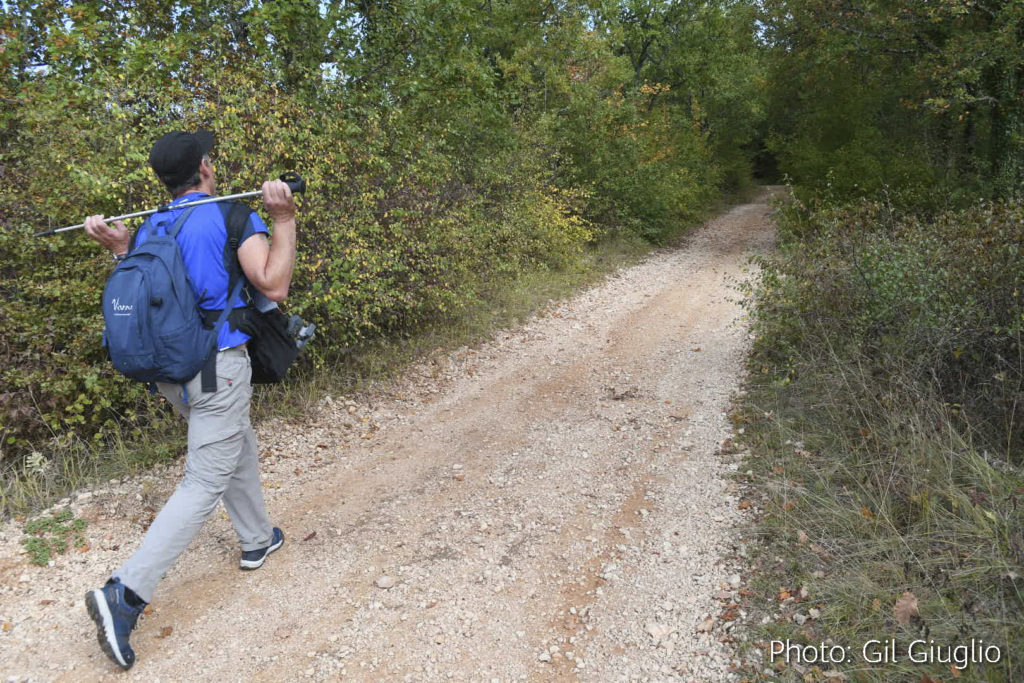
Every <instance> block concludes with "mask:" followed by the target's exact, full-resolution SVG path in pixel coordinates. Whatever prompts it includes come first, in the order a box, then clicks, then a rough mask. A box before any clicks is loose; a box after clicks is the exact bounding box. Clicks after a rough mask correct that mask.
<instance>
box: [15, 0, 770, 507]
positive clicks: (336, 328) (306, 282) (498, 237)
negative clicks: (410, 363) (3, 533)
mask: <svg viewBox="0 0 1024 683" xmlns="http://www.w3.org/2000/svg"><path fill="white" fill-rule="evenodd" d="M754 19H755V12H754V8H753V5H752V4H750V3H746V2H731V1H726V0H722V1H720V2H718V1H716V2H710V3H699V4H694V5H692V6H690V5H676V4H662V3H647V2H633V1H624V2H618V3H611V4H608V3H603V4H602V3H586V2H582V3H554V4H547V5H542V4H538V3H535V2H527V1H518V0H515V1H511V2H495V3H482V4H481V3H479V2H461V1H457V2H448V1H445V2H437V1H435V0H402V1H401V2H357V3H326V4H316V3H308V2H272V3H271V2H252V3H242V4H240V3H237V2H233V1H218V2H212V3H205V4H204V5H203V7H202V10H201V11H198V10H197V9H196V8H195V7H193V6H192V5H190V4H188V3H177V2H167V3H155V4H154V3H153V2H143V1H137V2H125V3H118V4H116V5H110V4H109V3H101V2H90V1H86V2H74V3H71V2H60V1H47V2H32V3H28V2H8V3H4V4H3V6H2V7H0V33H2V35H3V45H4V47H3V49H2V50H0V99H2V100H3V102H4V103H5V106H4V107H3V108H0V175H2V178H3V183H0V298H2V300H3V301H4V304H3V306H2V308H0V470H2V472H3V479H2V485H0V514H7V513H10V512H12V511H27V510H31V509H34V508H37V507H39V506H40V505H41V504H44V503H46V502H47V501H48V500H52V499H53V497H54V496H58V497H59V495H60V494H61V492H62V491H64V490H66V489H67V488H68V487H73V486H76V485H80V484H82V483H84V482H87V481H90V480H93V479H96V478H108V477H114V476H119V475H120V474H121V473H123V472H125V471H131V470H132V469H135V468H139V467H146V466H148V465H149V464H151V463H153V462H157V461H160V460H163V459H166V458H168V457H172V456H173V455H175V454H177V453H178V452H180V436H181V433H182V427H181V425H180V424H178V423H177V421H176V420H174V419H173V417H172V416H171V415H170V413H169V411H166V410H163V409H161V408H160V407H159V406H158V405H157V404H156V402H155V401H154V400H153V399H152V398H151V397H149V396H148V394H147V392H146V389H145V388H144V387H142V386H140V385H137V384H133V383H131V382H129V381H127V380H125V379H124V378H122V377H120V376H118V375H116V374H115V373H114V371H113V369H112V368H111V367H110V364H109V363H108V362H107V360H106V358H105V354H104V352H103V349H102V348H101V345H100V339H101V331H102V318H101V316H100V313H99V306H98V301H99V297H100V292H101V290H102V286H103V283H104V281H105V278H106V276H107V274H108V273H109V271H110V268H111V265H110V259H109V256H108V255H107V254H105V253H101V250H100V249H99V248H98V247H97V246H96V245H95V244H93V243H91V241H89V240H88V239H86V238H85V237H84V236H83V235H81V234H80V233H70V234H63V235H59V236H56V237H51V238H44V239H39V238H37V239H33V238H32V237H31V234H32V233H33V232H36V231H38V230H41V229H44V228H52V227H60V226H62V225H68V224H71V223H77V222H80V221H81V220H82V219H83V218H84V217H85V216H86V215H89V214H93V213H103V214H105V215H115V214H119V213H123V212H125V211H128V210H138V209H142V208H153V207H155V206H157V205H159V204H160V203H162V202H163V201H165V197H164V196H163V195H162V194H161V190H160V188H159V187H158V184H157V181H156V179H155V177H154V176H153V174H152V172H151V171H150V169H149V168H148V166H147V162H146V159H147V154H148V150H149V147H150V145H151V144H152V141H153V140H154V139H156V138H157V137H158V136H159V135H161V134H162V133H164V132H166V131H168V130H174V129H186V130H191V129H195V128H199V127H205V128H208V129H210V130H212V131H213V132H214V133H215V135H216V139H217V144H216V147H215V149H214V155H213V156H214V158H213V162H214V165H215V167H216V170H217V177H218V180H219V187H218V190H219V192H221V193H223V194H227V193H232V192H241V191H246V190H251V189H253V188H257V187H259V185H260V183H261V182H262V181H263V180H265V179H267V178H271V177H275V176H277V175H278V174H280V173H281V172H283V171H285V170H297V171H299V172H300V173H301V174H302V175H303V176H304V177H305V178H306V179H307V180H308V183H309V192H308V194H307V195H306V196H305V197H303V199H302V201H301V207H300V224H299V245H300V246H299V254H300V255H299V262H298V264H297V267H296V277H295V282H294V284H293V287H292V289H291V294H290V297H289V301H288V302H287V303H288V308H289V310H290V311H291V312H293V313H298V314H301V315H302V316H303V317H304V318H305V319H307V320H310V321H313V322H315V323H316V324H317V326H318V329H317V339H316V341H315V343H314V345H313V348H312V349H311V352H310V353H309V354H308V355H307V357H306V358H305V359H304V362H303V365H302V366H301V367H299V368H298V369H297V370H298V372H297V375H301V376H303V377H305V378H306V379H305V380H304V382H303V383H293V384H292V386H291V388H274V389H271V390H268V391H265V392H262V396H261V398H260V399H259V400H258V401H257V408H258V410H259V411H261V412H263V413H264V414H266V413H270V412H273V411H276V410H289V409H290V408H289V407H288V406H289V405H292V404H294V403H295V401H296V399H297V398H301V397H303V396H309V397H312V396H313V395H314V394H315V393H316V392H317V391H319V390H320V388H321V387H329V386H336V385H338V384H340V385H341V386H354V385H358V383H359V382H360V381H362V379H363V378H365V377H366V376H370V375H373V374H375V373H378V372H380V371H382V370H387V369H388V368H391V367H393V366H394V364H395V363H396V362H399V361H401V360H403V359H405V358H408V357H410V356H411V355H413V354H415V353H416V352H418V351H419V350H420V349H421V348H424V347H425V348H433V345H434V343H435V342H434V340H435V339H440V340H441V341H438V342H437V345H444V340H446V339H447V340H450V341H451V343H458V341H457V340H460V339H465V338H467V337H471V336H472V334H475V333H476V332H475V330H478V329H483V328H484V327H486V325H488V324H491V323H495V324H503V323H504V322H505V321H506V320H508V319H514V318H515V317H517V316H522V315H525V314H526V312H528V311H529V310H532V309H533V308H535V307H536V306H539V305H540V301H542V300H543V298H544V297H545V296H549V295H555V296H557V295H561V294H563V293H565V292H567V291H569V290H570V289H571V287H573V286H574V285H577V284H579V283H582V282H584V281H585V280H586V278H587V277H590V276H592V275H594V274H596V273H600V272H604V271H605V270H606V269H607V268H609V267H610V266H611V265H613V262H615V260H616V259H617V258H618V255H619V254H621V253H627V254H635V253H638V252H639V251H642V250H644V249H650V248H651V247H652V246H654V245H659V244H664V243H666V242H668V241H670V240H671V239H672V238H673V237H674V236H675V235H676V234H677V233H678V232H679V231H680V230H683V229H684V228H685V227H686V226H688V225H693V224H694V223H695V222H696V221H697V220H698V219H699V218H700V217H701V216H703V215H704V214H705V212H706V211H707V210H708V208H709V207H711V206H713V205H715V203H716V202H718V201H719V199H720V198H721V197H722V196H724V195H730V194H735V193H736V192H740V191H742V190H744V189H745V188H746V187H748V186H749V170H748V169H749V167H750V160H751V156H752V150H753V149H754V148H753V146H752V145H751V142H752V140H753V139H754V137H755V135H756V134H757V124H758V120H759V117H760V116H761V114H762V112H763V106H762V104H761V99H760V97H759V94H758V90H757V79H758V77H759V74H760V66H759V61H758V59H757V52H758V47H757V44H756V40H755V37H754V36H755V31H754ZM489 311H497V313H495V314H490V313H488V312H489ZM503 311H506V312H505V313H503ZM471 330H472V331H473V332H471Z"/></svg>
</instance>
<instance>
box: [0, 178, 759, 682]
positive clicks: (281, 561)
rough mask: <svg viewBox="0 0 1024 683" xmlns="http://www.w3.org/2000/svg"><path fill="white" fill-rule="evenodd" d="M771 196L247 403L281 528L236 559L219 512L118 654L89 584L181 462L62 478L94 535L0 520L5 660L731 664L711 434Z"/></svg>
mask: <svg viewBox="0 0 1024 683" xmlns="http://www.w3.org/2000/svg"><path fill="white" fill-rule="evenodd" d="M767 197H768V195H767V194H763V195H762V196H760V197H759V198H758V199H757V200H756V201H754V202H752V203H749V204H745V205H742V206H738V207H736V208H733V209H732V210H730V211H728V212H727V213H725V214H723V215H721V216H720V217H718V218H716V219H714V220H712V221H710V222H708V223H707V224H706V225H705V226H704V227H702V228H701V229H700V230H698V231H696V232H695V233H694V234H693V235H692V236H690V237H689V238H687V239H686V240H685V241H684V243H682V244H681V245H680V246H678V247H675V248H673V249H667V250H662V251H659V252H657V253H656V254H654V255H652V256H651V257H649V258H647V259H646V260H645V261H644V262H643V263H641V264H640V265H637V266H635V267H632V268H629V269H625V270H622V271H619V272H618V273H616V274H615V275H613V276H611V277H609V278H608V279H607V280H605V282H604V283H603V284H601V285H599V286H597V287H596V288H593V289H591V290H588V291H585V292H583V293H581V294H579V295H577V296H575V297H574V298H573V299H571V300H569V301H567V302H564V303H561V304H559V305H557V306H553V307H551V308H549V309H548V310H547V311H545V312H544V313H543V314H542V315H540V316H538V317H537V318H535V319H533V320H532V321H531V322H529V323H528V324H527V325H525V326H524V327H522V328H520V329H516V330H510V331H506V332H502V333H499V334H498V335H497V336H496V337H495V338H494V339H493V340H492V341H490V342H488V343H485V344H481V345H479V346H474V347H473V348H470V349H467V348H463V349H461V350H459V351H457V352H454V353H452V354H449V355H445V356H439V357H437V358H435V359H434V360H432V361H428V362H425V363H424V364H422V365H420V366H417V367H414V368H412V369H410V371H409V372H407V373H405V375H404V376H403V377H402V378H401V379H400V380H399V381H398V382H397V383H396V384H395V385H393V386H389V387H386V388H377V389H375V390H373V391H371V392H368V393H367V394H365V395H361V396H358V397H351V398H346V397H335V398H332V399H325V400H324V401H322V402H321V403H320V405H319V407H318V409H317V410H316V411H315V413H314V414H311V415H309V416H308V418H307V420H306V421H305V422H303V423H301V424H299V423H291V422H288V421H272V422H270V423H266V424H263V425H261V426H260V428H259V431H260V443H261V449H262V450H261V453H262V457H263V472H264V479H265V484H266V486H267V498H268V505H269V508H270V511H271V515H272V517H273V519H274V520H275V523H276V524H278V525H280V526H281V527H283V528H284V530H285V532H286V534H287V535H288V541H287V542H286V544H285V545H284V547H283V548H282V549H281V550H280V551H278V552H277V553H275V554H274V555H272V556H271V558H270V559H268V561H267V564H266V565H265V566H264V567H263V568H262V569H260V570H259V571H255V572H248V573H243V572H240V571H238V570H237V569H236V565H237V550H236V547H235V542H234V537H233V532H232V531H231V527H230V524H229V523H228V521H227V520H226V518H225V517H224V515H223V513H222V512H218V513H215V515H214V517H213V518H211V520H210V522H209V523H208V524H207V526H206V527H205V528H204V530H203V531H202V532H201V533H200V535H199V536H198V537H197V538H196V540H195V541H194V542H193V544H192V545H191V546H190V547H189V549H188V550H187V551H186V553H185V555H184V556H183V557H182V559H181V560H180V561H179V563H178V564H177V565H176V566H175V567H174V568H173V569H172V570H171V572H170V574H169V575H168V576H167V578H166V579H165V580H164V582H163V583H162V584H161V586H160V587H159V589H158V592H157V596H156V600H155V602H154V605H153V606H152V610H151V612H150V613H149V614H148V615H147V616H146V618H145V620H144V621H143V622H142V624H141V626H140V628H139V629H138V630H137V631H136V632H135V634H134V635H133V637H132V643H133V645H134V647H135V650H136V653H137V657H138V660H137V664H136V665H135V667H134V669H132V670H131V671H130V672H129V673H128V674H120V673H119V672H117V671H116V669H115V668H114V667H113V666H112V665H111V664H110V662H108V661H107V660H106V658H105V657H104V656H103V655H102V654H101V653H100V650H99V648H98V647H97V645H96V642H95V630H94V628H93V626H92V623H91V622H90V621H89V619H88V617H87V615H86V612H85V610H84V609H83V606H82V602H83V601H82V596H83V594H84V592H85V591H86V590H87V589H88V588H91V587H94V585H99V583H100V582H102V580H103V579H104V578H105V575H106V573H107V572H109V571H110V570H111V569H112V568H114V567H116V566H118V565H119V564H120V562H121V561H122V560H123V559H124V558H125V557H126V555H127V554H128V553H129V552H130V551H131V550H132V549H134V548H135V547H137V545H138V542H139V538H140V536H141V529H142V527H143V524H145V523H146V521H147V518H148V517H151V515H152V511H153V510H154V509H159V507H160V505H161V504H162V502H163V500H164V499H165V498H166V496H167V495H169V493H170V491H171V490H172V487H173V486H174V484H175V483H176V481H177V478H178V476H179V475H180V470H181V467H182V463H181V462H180V461H179V462H178V463H176V464H174V465H172V466H170V467H167V468H164V469H161V470H158V471H157V472H156V473H154V474H152V475H149V476H147V477H143V478H140V479H134V480H131V481H126V482H121V483H116V484H110V485H108V486H106V487H105V488H104V489H102V490H98V491H96V492H92V493H87V494H84V495H81V496H79V498H78V499H76V500H72V501H70V503H69V505H70V507H71V508H72V509H73V510H75V511H76V513H78V514H81V515H82V516H84V517H85V518H87V519H88V520H89V521H90V525H89V529H88V534H89V542H90V548H89V549H88V550H86V551H83V552H71V553H69V554H67V555H63V556H60V557H58V558H57V559H56V563H55V566H54V567H47V568H35V567H32V566H30V565H29V564H28V563H27V558H26V557H25V556H24V555H19V554H18V551H19V550H20V546H19V543H18V541H19V539H20V538H21V532H20V526H19V525H16V524H15V523H13V522H12V523H10V524H8V525H6V526H5V527H4V528H3V530H2V534H0V578H2V579H4V581H3V583H4V586H3V587H0V603H2V607H0V622H2V623H3V625H4V626H3V631H2V632H0V674H2V675H3V677H4V679H7V678H8V677H11V676H17V677H19V679H20V680H23V679H24V678H26V677H27V678H30V679H31V680H33V681H35V680H63V681H88V680H102V679H108V680H114V679H115V677H116V679H117V680H144V681H155V680H158V679H159V680H162V681H169V680H218V681H236V680H265V681H280V680H294V679H296V678H300V679H302V678H309V679H311V680H337V679H342V678H346V679H356V680H380V679H387V680H481V679H483V680H495V679H497V680H500V681H508V680H519V679H526V680H552V679H557V680H574V679H577V678H578V679H583V680H594V681H607V680H620V679H623V678H627V679H628V678H633V677H636V678H649V679H656V680H662V679H671V678H679V679H684V680H701V681H705V680H725V679H726V678H727V676H728V668H729V666H730V664H732V661H731V657H732V655H731V654H730V651H729V650H728V645H727V644H723V643H722V642H721V640H722V638H723V637H724V636H726V635H727V633H726V631H725V627H724V625H723V623H722V622H721V620H719V619H717V617H719V616H720V614H721V612H722V609H723V605H726V604H727V603H729V602H730V601H731V600H732V599H733V598H735V597H736V595H737V592H736V589H737V588H739V584H738V577H735V576H732V575H733V574H734V572H735V568H734V567H733V565H732V563H733V562H735V561H736V557H737V555H736V547H737V541H736V538H735V532H734V531H733V525H734V524H735V522H736V520H737V519H738V516H739V515H740V514H741V513H739V512H738V511H737V499H736V496H735V495H734V492H735V487H734V485H732V484H730V483H729V480H728V477H729V474H730V469H735V467H736V464H735V461H734V460H730V458H729V456H727V455H723V454H721V453H720V452H719V450H720V449H719V446H720V444H721V442H722V441H723V440H724V439H726V438H728V437H729V435H730V428H729V424H728V422H727V420H726V416H725V411H726V409H727V406H728V402H729V397H730V394H732V393H733V392H735V391H736V388H737V386H738V383H739V381H740V380H741V375H742V363H743V359H744V357H745V354H746V352H747V350H748V339H749V333H748V330H747V328H746V325H745V323H744V321H743V319H742V312H741V309H740V308H739V306H738V305H737V304H736V303H735V301H734V300H735V299H736V298H738V296H739V294H738V292H737V291H736V290H735V289H734V284H735V282H736V281H737V280H739V279H742V278H743V277H744V273H743V269H744V265H745V264H746V263H747V259H748V257H749V256H750V254H751V253H754V252H757V251H764V250H767V249H769V248H770V247H771V244H772V242H773V239H774V232H773V227H772V225H771V222H770V219H769V217H768V215H769V212H770V206H769V204H768V198H767ZM730 579H732V584H731V585H730ZM391 584H393V585H391ZM389 585H390V587H387V588H384V587H380V586H389ZM734 613H735V610H734ZM709 616H711V617H715V619H714V620H711V621H709V620H708V617H709ZM709 628H711V629H712V630H710V631H708V630H707V629H709Z"/></svg>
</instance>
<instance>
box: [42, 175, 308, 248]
mask: <svg viewBox="0 0 1024 683" xmlns="http://www.w3.org/2000/svg"><path fill="white" fill-rule="evenodd" d="M278 180H283V181H284V182H285V184H287V185H288V187H289V188H291V191H292V193H293V194H302V193H303V192H305V191H306V181H305V180H303V179H302V178H301V177H299V174H298V173H296V172H295V171H288V172H286V173H283V174H282V175H281V177H280V178H279V179H278ZM262 194H263V190H253V191H252V192H241V193H239V194H229V195H225V196H224V197H210V198H208V199H197V200H196V201H194V202H185V203H184V204H176V205H174V206H171V205H170V204H163V205H162V206H160V207H158V208H156V209H150V210H148V211H136V212H135V213H126V214H124V215H123V216H110V217H109V218H104V219H103V220H104V221H123V220H125V219H126V218H138V217H140V216H149V215H152V214H154V213H162V212H164V211H170V210H171V209H187V208H188V207H190V206H200V205H202V204H213V203H215V202H226V201H228V200H230V199H244V198H246V197H258V196H260V195H262ZM84 227H85V223H79V224H78V225H69V226H68V227H66V228H55V229H53V230H43V231H42V232H37V233H36V234H34V235H32V236H33V237H45V236H47V235H56V234H57V233H58V232H67V231H68V230H78V229H79V228H84Z"/></svg>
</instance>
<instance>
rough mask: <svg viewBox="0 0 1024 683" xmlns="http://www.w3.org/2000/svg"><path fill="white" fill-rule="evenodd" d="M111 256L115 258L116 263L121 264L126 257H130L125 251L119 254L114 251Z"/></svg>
mask: <svg viewBox="0 0 1024 683" xmlns="http://www.w3.org/2000/svg"><path fill="white" fill-rule="evenodd" d="M110 255H111V256H112V257H113V259H114V263H120V262H121V261H123V260H124V257H125V256H127V255H128V252H127V251H123V252H121V253H120V254H119V253H117V252H116V251H112V252H111V253H110Z"/></svg>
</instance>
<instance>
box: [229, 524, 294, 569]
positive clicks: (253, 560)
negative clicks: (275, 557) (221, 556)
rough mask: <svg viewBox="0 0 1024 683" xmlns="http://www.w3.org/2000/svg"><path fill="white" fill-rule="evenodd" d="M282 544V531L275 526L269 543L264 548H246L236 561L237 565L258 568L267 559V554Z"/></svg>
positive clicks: (243, 567) (245, 567) (244, 567)
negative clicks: (238, 560)
mask: <svg viewBox="0 0 1024 683" xmlns="http://www.w3.org/2000/svg"><path fill="white" fill-rule="evenodd" d="M282 545H284V532H283V531H281V530H280V529H278V528H277V527H276V526H275V527H274V535H273V536H272V537H271V539H270V545H268V546H267V547H266V548H260V549H259V550H246V551H245V552H244V553H242V559H241V561H240V562H239V563H238V566H239V567H241V568H242V569H259V568H260V567H262V566H263V562H264V560H266V559H267V555H269V554H270V553H272V552H274V551H275V550H277V549H278V548H280V547H281V546H282Z"/></svg>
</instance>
